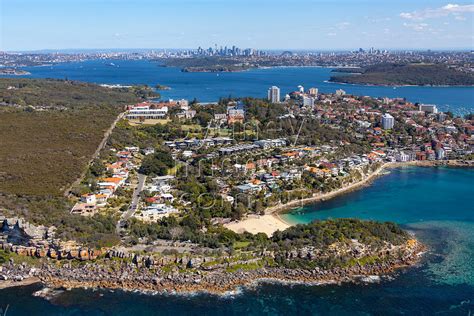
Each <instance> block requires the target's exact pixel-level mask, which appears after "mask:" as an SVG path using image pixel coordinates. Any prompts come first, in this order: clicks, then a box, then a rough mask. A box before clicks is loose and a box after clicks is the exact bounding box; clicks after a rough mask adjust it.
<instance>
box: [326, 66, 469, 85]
mask: <svg viewBox="0 0 474 316" xmlns="http://www.w3.org/2000/svg"><path fill="white" fill-rule="evenodd" d="M347 72H349V71H347ZM352 72H354V71H352ZM330 81H334V82H343V83H351V84H369V85H389V86H397V85H420V86H422V85H433V86H437V85H449V86H456V85H460V86H461V85H463V86H464V85H465V86H471V85H474V74H472V73H468V72H463V71H460V70H457V69H454V68H451V67H449V66H446V65H442V64H378V65H374V66H369V67H366V68H365V69H361V70H360V74H353V75H337V76H332V77H331V79H330Z"/></svg>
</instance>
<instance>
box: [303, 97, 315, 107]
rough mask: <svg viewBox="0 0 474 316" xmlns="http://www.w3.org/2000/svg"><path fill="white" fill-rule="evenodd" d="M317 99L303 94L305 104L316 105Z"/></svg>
mask: <svg viewBox="0 0 474 316" xmlns="http://www.w3.org/2000/svg"><path fill="white" fill-rule="evenodd" d="M314 101H315V99H314V98H313V97H307V96H303V106H309V107H311V106H314Z"/></svg>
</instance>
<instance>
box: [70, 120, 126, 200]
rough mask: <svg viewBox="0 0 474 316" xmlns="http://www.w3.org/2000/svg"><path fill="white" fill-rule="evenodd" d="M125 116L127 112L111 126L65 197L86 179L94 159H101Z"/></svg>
mask: <svg viewBox="0 0 474 316" xmlns="http://www.w3.org/2000/svg"><path fill="white" fill-rule="evenodd" d="M124 116H125V112H122V113H120V114H119V115H118V116H117V118H116V119H115V121H113V123H112V124H111V125H110V127H109V128H108V129H107V130H106V131H105V133H104V137H103V138H102V141H101V142H100V144H99V146H98V147H97V149H96V150H95V152H94V154H93V155H92V157H91V159H90V160H89V162H88V163H87V166H86V167H85V168H84V170H83V171H82V173H81V175H80V176H79V177H78V178H77V179H76V180H75V181H74V182H73V183H72V184H71V185H70V186H69V187H68V188H67V189H66V190H65V191H64V196H65V197H68V196H69V195H70V194H71V190H72V188H74V187H75V186H76V185H79V184H80V183H81V181H82V179H83V178H84V177H85V175H86V172H87V169H88V168H89V166H90V164H91V163H92V161H93V160H94V159H96V158H97V157H99V154H100V151H101V150H102V149H103V148H104V147H105V145H106V144H107V140H108V139H109V137H110V134H112V131H113V130H114V128H115V126H116V125H117V123H118V121H120V120H121V119H122V118H123V117H124Z"/></svg>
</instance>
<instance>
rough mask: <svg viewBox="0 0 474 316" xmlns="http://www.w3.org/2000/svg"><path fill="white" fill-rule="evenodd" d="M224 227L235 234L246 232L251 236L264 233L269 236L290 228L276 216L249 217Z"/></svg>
mask: <svg viewBox="0 0 474 316" xmlns="http://www.w3.org/2000/svg"><path fill="white" fill-rule="evenodd" d="M225 226H226V227H227V228H228V229H230V230H232V231H234V232H236V233H243V232H245V231H247V232H249V233H252V234H257V233H265V234H267V236H271V235H272V234H273V233H274V232H276V231H277V230H285V229H287V228H288V227H290V224H288V223H286V222H284V221H283V220H282V219H281V218H280V217H278V215H276V214H275V215H273V214H266V215H261V216H259V215H249V216H248V217H247V218H246V219H244V220H241V221H239V222H231V223H229V224H226V225H225Z"/></svg>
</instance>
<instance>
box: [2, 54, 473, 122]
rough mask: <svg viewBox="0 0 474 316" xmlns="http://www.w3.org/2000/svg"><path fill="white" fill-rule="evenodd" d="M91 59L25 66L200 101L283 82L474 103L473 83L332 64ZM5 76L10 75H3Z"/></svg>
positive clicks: (447, 105)
mask: <svg viewBox="0 0 474 316" xmlns="http://www.w3.org/2000/svg"><path fill="white" fill-rule="evenodd" d="M113 65H114V66H111V65H110V61H103V60H90V61H84V62H73V63H62V64H55V65H50V66H42V67H24V68H22V69H23V70H26V71H28V72H30V73H31V75H27V76H21V77H27V78H57V79H65V78H68V79H70V80H79V81H86V82H94V83H99V84H121V85H132V84H147V85H150V86H153V87H154V86H156V85H157V84H160V85H165V86H168V87H170V88H171V89H170V90H163V91H160V93H161V94H162V97H163V98H164V99H168V98H172V99H178V98H186V99H190V100H193V99H194V98H196V99H197V100H199V101H201V102H213V101H217V100H218V99H219V98H220V97H228V96H233V97H245V96H251V97H260V98H264V97H266V95H267V89H268V88H269V87H270V86H272V85H276V86H279V87H280V89H281V91H282V95H284V94H285V93H289V92H291V91H294V90H296V87H297V86H298V85H303V86H304V87H305V88H310V87H317V88H318V89H319V91H320V92H323V93H333V92H335V91H336V89H343V90H345V91H346V92H347V93H351V94H355V95H368V96H373V97H392V98H393V97H404V98H407V99H408V100H409V101H411V102H421V103H430V104H437V105H438V106H439V107H440V109H443V110H445V111H447V110H451V111H453V112H455V113H458V114H465V113H467V112H469V110H470V111H472V110H473V109H474V88H473V87H396V88H394V87H380V86H363V85H345V84H336V83H329V82H327V80H328V79H329V78H330V76H331V75H332V73H331V69H330V68H318V67H276V68H266V69H251V70H248V71H243V72H230V73H187V72H181V70H180V69H179V68H175V67H162V66H160V64H158V63H157V62H150V61H146V60H138V61H133V60H114V61H113ZM4 77H5V76H4Z"/></svg>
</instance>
